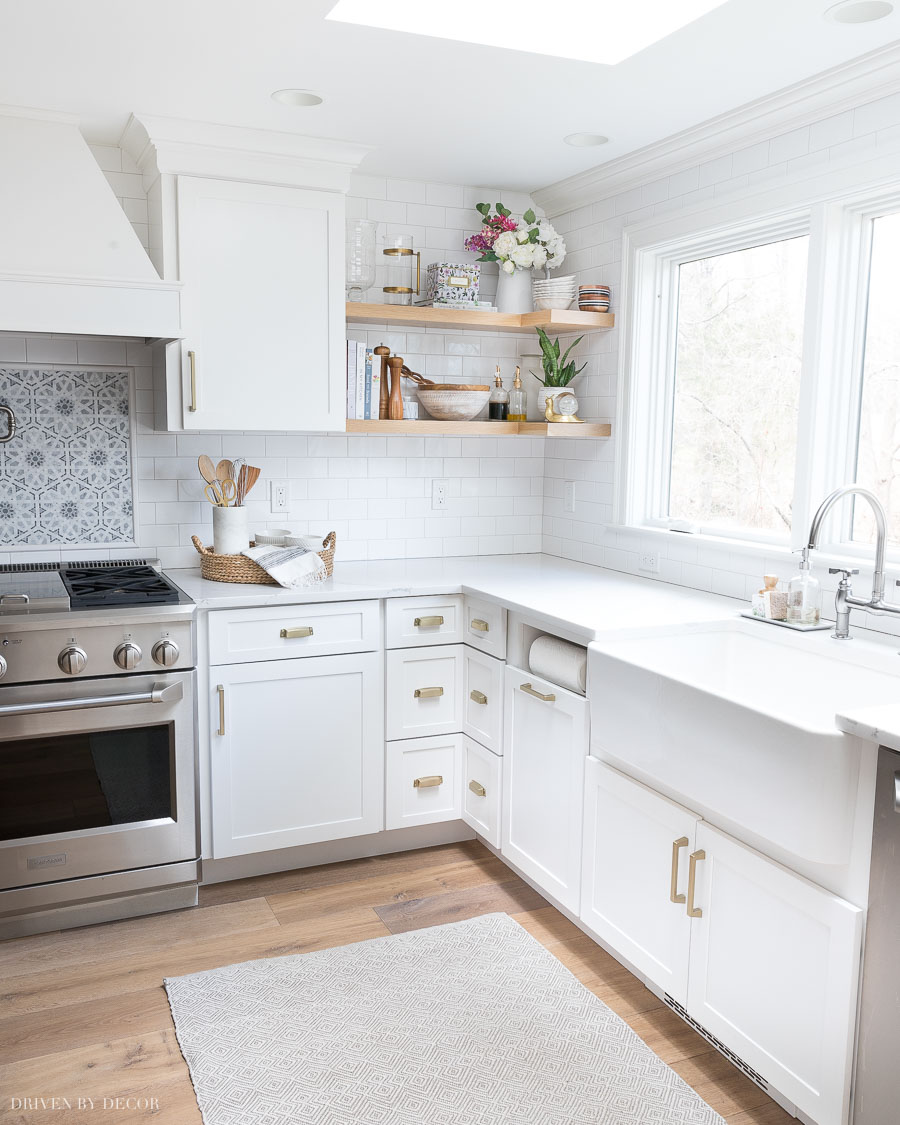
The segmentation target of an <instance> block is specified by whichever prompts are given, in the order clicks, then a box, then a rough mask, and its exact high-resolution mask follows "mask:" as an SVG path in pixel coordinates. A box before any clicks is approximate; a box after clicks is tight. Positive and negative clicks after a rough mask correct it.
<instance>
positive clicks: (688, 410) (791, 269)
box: [668, 236, 900, 536]
mask: <svg viewBox="0 0 900 1125" xmlns="http://www.w3.org/2000/svg"><path fill="white" fill-rule="evenodd" d="M808 244H809V239H808V237H806V236H804V237H799V238H790V239H785V240H783V241H779V242H772V243H767V244H765V245H762V246H754V247H751V248H749V249H744V250H738V251H735V252H733V253H728V254H716V255H714V256H712V257H709V258H701V259H700V260H698V261H694V262H685V263H683V264H682V265H681V266H680V268H679V277H678V325H677V333H676V352H675V396H674V411H673V430H672V461H671V476H670V481H669V510H668V515H669V516H670V518H676V519H683V520H689V521H690V522H692V523H694V524H698V525H701V526H703V525H715V526H719V527H722V528H725V527H732V528H734V529H735V530H742V529H746V530H757V531H764V532H766V533H769V534H775V535H784V536H787V535H788V534H789V533H790V526H791V504H792V500H793V491H794V465H795V456H796V448H797V415H798V404H799V394H800V363H801V351H802V344H803V314H804V302H805V297H806V261H807V251H808ZM895 377H896V368H895ZM895 386H896V384H895ZM896 432H897V433H898V434H900V431H896ZM895 444H896V442H895ZM898 517H900V511H898Z"/></svg>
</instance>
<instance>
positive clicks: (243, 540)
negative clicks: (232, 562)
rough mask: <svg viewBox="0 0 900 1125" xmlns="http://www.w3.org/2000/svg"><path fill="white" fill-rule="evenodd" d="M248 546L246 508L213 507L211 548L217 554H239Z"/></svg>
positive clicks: (248, 535) (248, 534)
mask: <svg viewBox="0 0 900 1125" xmlns="http://www.w3.org/2000/svg"><path fill="white" fill-rule="evenodd" d="M249 546H250V533H249V532H248V531H247V509H246V508H219V507H216V508H213V550H214V551H215V552H216V554H217V555H239V554H240V553H241V551H245V550H246V549H247V547H249Z"/></svg>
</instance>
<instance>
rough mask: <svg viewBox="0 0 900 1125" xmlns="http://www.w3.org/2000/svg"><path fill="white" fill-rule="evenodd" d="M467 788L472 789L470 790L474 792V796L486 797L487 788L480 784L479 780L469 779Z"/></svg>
mask: <svg viewBox="0 0 900 1125" xmlns="http://www.w3.org/2000/svg"><path fill="white" fill-rule="evenodd" d="M469 788H470V789H471V790H472V792H473V793H474V794H475V796H476V797H486V796H487V790H486V789H485V787H484V786H483V785H482V784H481V782H480V781H470V782H469Z"/></svg>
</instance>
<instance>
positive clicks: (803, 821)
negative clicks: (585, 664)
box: [589, 619, 900, 864]
mask: <svg viewBox="0 0 900 1125" xmlns="http://www.w3.org/2000/svg"><path fill="white" fill-rule="evenodd" d="M896 649H897V646H896V642H895V643H894V644H893V645H885V644H872V643H870V642H866V641H859V640H853V641H834V640H832V639H831V638H830V637H829V636H828V634H827V633H815V634H812V633H806V634H798V633H793V632H790V631H788V630H784V629H778V628H777V627H774V626H768V625H765V624H762V623H756V622H753V621H746V620H743V619H736V620H729V621H722V622H715V623H711V624H707V625H697V626H684V627H682V628H680V629H678V630H675V629H670V628H666V629H664V630H647V631H642V633H641V634H630V635H628V636H624V637H621V638H620V639H609V640H600V641H595V642H594V643H593V644H591V646H590V654H589V677H590V689H589V693H590V698H591V705H592V721H591V740H592V745H593V748H594V749H593V752H594V753H595V754H596V755H597V756H599V757H602V758H607V759H610V760H612V761H613V763H614V764H619V765H620V766H621V767H622V768H623V769H625V771H626V772H629V773H632V774H633V775H635V776H637V777H639V778H641V779H643V780H646V781H648V783H649V784H651V785H653V784H657V785H658V786H661V787H662V788H663V789H665V790H667V791H669V792H670V793H672V794H674V795H676V796H678V797H680V798H681V799H683V801H684V803H685V804H686V805H688V806H689V807H691V808H694V809H696V810H697V811H700V812H704V813H713V814H717V815H718V816H719V817H721V818H722V819H723V820H724V821H725V822H731V823H732V824H735V825H740V826H742V827H744V828H746V829H747V830H749V831H750V832H752V833H754V834H755V835H758V836H760V837H761V838H762V839H765V840H770V841H771V842H772V843H774V844H776V845H777V846H778V847H780V848H784V849H785V850H786V851H788V852H791V853H792V854H794V855H797V856H800V857H802V858H804V859H808V860H811V861H813V862H816V863H826V864H840V863H843V862H845V861H846V859H847V856H848V852H849V848H850V842H851V835H852V830H853V818H854V815H855V810H856V798H857V783H858V778H859V764H860V757H859V748H858V744H856V742H855V740H854V739H853V738H851V737H850V736H848V735H845V734H843V733H841V732H840V731H838V730H837V728H836V727H835V724H834V716H835V713H836V712H838V711H842V710H845V709H847V708H850V707H856V706H859V705H867V704H879V703H891V702H894V701H896V700H898V699H900V656H898V655H897V651H896Z"/></svg>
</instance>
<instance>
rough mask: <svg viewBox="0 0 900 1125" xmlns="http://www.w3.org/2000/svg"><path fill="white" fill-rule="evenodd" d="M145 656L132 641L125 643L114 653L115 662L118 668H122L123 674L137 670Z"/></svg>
mask: <svg viewBox="0 0 900 1125" xmlns="http://www.w3.org/2000/svg"><path fill="white" fill-rule="evenodd" d="M143 655H144V654H143V653H142V652H141V650H140V648H138V646H137V645H136V644H132V642H131V641H123V642H122V644H120V645H118V646H117V647H116V649H115V651H114V652H113V660H114V661H115V662H116V667H117V668H121V669H122V671H123V672H130V671H132V669H134V668H137V666H138V664H140V662H141V657H142V656H143Z"/></svg>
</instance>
